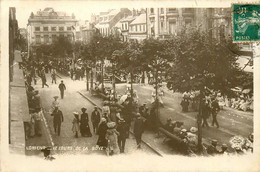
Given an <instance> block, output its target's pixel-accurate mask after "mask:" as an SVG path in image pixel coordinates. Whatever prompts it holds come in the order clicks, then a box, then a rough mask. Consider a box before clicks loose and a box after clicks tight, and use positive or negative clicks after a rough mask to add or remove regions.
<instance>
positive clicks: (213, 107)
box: [211, 98, 220, 128]
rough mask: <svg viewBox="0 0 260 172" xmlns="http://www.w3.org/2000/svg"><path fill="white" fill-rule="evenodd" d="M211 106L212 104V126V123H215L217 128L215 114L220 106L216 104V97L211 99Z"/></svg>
mask: <svg viewBox="0 0 260 172" xmlns="http://www.w3.org/2000/svg"><path fill="white" fill-rule="evenodd" d="M211 106H212V119H213V120H212V126H214V124H216V125H217V128H219V125H218V121H217V114H218V112H219V110H220V107H219V104H218V101H217V99H216V98H214V99H213V101H212V103H211Z"/></svg>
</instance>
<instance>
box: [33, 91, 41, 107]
mask: <svg viewBox="0 0 260 172" xmlns="http://www.w3.org/2000/svg"><path fill="white" fill-rule="evenodd" d="M31 103H32V104H31V108H33V109H38V108H41V99H40V95H39V91H38V90H35V91H34V94H33V96H32V99H31Z"/></svg>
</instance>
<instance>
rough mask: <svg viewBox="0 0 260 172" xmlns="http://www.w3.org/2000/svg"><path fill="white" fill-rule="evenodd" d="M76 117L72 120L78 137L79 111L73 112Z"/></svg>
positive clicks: (73, 128)
mask: <svg viewBox="0 0 260 172" xmlns="http://www.w3.org/2000/svg"><path fill="white" fill-rule="evenodd" d="M73 115H74V119H73V121H72V124H73V125H72V131H73V132H75V137H76V138H78V132H79V113H78V112H73Z"/></svg>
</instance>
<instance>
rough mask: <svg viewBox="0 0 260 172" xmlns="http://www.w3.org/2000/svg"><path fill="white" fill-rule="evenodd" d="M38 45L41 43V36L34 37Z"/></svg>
mask: <svg viewBox="0 0 260 172" xmlns="http://www.w3.org/2000/svg"><path fill="white" fill-rule="evenodd" d="M40 43H41V36H40V35H36V44H40Z"/></svg>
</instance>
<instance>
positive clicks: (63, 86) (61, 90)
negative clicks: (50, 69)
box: [59, 80, 66, 99]
mask: <svg viewBox="0 0 260 172" xmlns="http://www.w3.org/2000/svg"><path fill="white" fill-rule="evenodd" d="M59 90H60V97H61V99H63V97H64V91H65V90H66V86H65V84H64V83H63V80H61V83H60V84H59Z"/></svg>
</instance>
